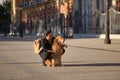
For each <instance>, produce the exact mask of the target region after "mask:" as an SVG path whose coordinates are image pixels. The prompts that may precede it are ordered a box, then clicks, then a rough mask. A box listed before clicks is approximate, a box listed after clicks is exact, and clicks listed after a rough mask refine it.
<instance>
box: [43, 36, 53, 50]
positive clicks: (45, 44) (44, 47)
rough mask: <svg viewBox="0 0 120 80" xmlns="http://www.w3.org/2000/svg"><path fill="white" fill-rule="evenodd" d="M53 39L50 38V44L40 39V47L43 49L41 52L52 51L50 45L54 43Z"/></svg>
mask: <svg viewBox="0 0 120 80" xmlns="http://www.w3.org/2000/svg"><path fill="white" fill-rule="evenodd" d="M54 39H55V37H53V38H52V41H51V43H50V42H49V41H48V40H47V39H46V38H44V39H42V41H41V42H42V43H41V46H42V47H43V50H52V44H53V42H54Z"/></svg>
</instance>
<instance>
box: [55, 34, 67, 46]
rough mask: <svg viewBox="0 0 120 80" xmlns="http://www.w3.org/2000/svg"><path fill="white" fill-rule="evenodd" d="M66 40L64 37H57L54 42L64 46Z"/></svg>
mask: <svg viewBox="0 0 120 80" xmlns="http://www.w3.org/2000/svg"><path fill="white" fill-rule="evenodd" d="M64 41H65V39H64V38H63V37H62V36H57V37H56V38H55V40H54V43H57V44H63V43H64Z"/></svg>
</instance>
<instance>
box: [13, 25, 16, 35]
mask: <svg viewBox="0 0 120 80" xmlns="http://www.w3.org/2000/svg"><path fill="white" fill-rule="evenodd" d="M16 36H17V28H16V26H13V37H16Z"/></svg>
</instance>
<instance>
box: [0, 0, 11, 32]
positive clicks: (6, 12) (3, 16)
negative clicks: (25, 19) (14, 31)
mask: <svg viewBox="0 0 120 80" xmlns="http://www.w3.org/2000/svg"><path fill="white" fill-rule="evenodd" d="M10 24H11V1H10V0H6V1H5V2H4V5H3V6H2V5H0V32H3V29H4V25H7V26H8V27H7V30H8V29H9V25H10Z"/></svg>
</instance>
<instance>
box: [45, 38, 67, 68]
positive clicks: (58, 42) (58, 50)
mask: <svg viewBox="0 0 120 80" xmlns="http://www.w3.org/2000/svg"><path fill="white" fill-rule="evenodd" d="M64 40H65V39H64V38H63V37H62V36H57V37H56V38H55V40H54V42H53V45H52V51H53V52H54V53H53V58H52V59H47V60H46V61H45V64H46V66H48V67H50V66H53V67H54V66H62V62H61V56H62V54H63V51H64V46H63V43H64Z"/></svg>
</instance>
